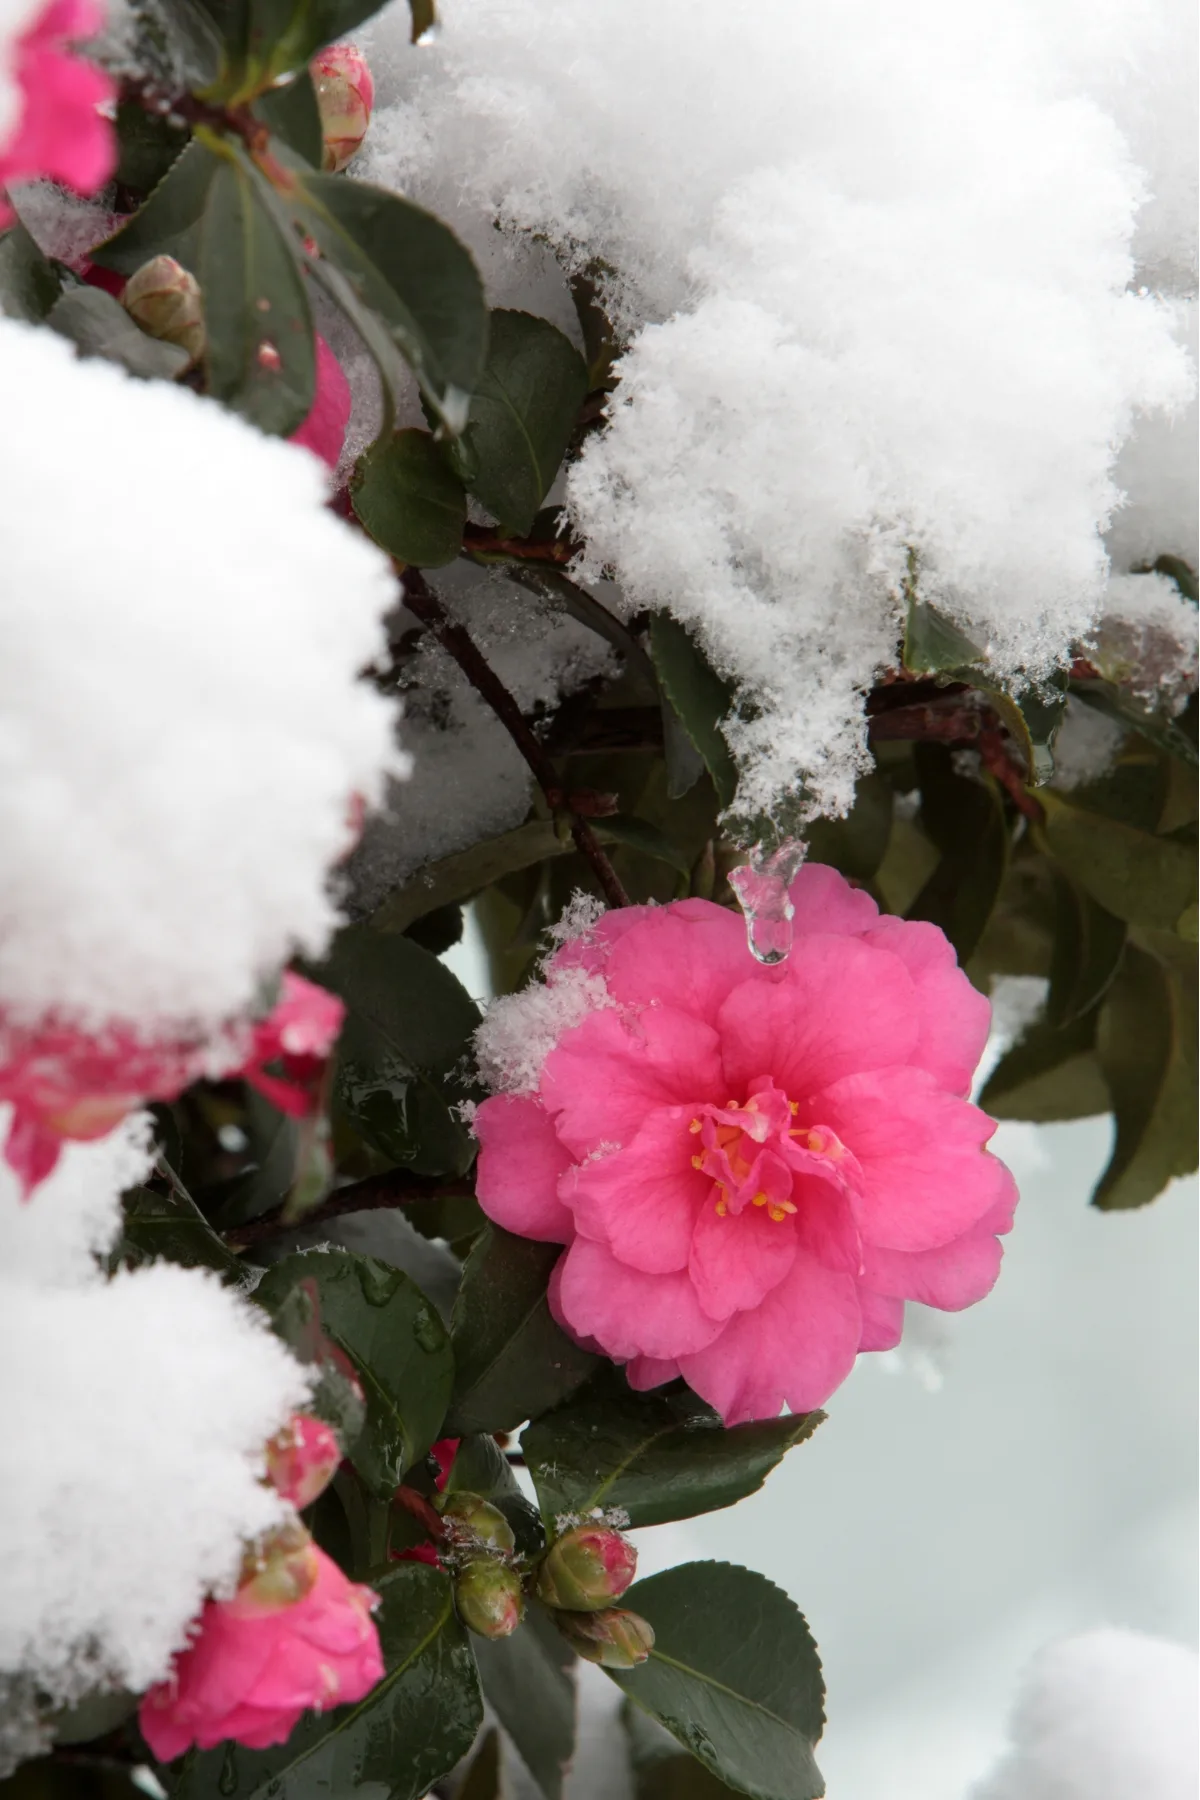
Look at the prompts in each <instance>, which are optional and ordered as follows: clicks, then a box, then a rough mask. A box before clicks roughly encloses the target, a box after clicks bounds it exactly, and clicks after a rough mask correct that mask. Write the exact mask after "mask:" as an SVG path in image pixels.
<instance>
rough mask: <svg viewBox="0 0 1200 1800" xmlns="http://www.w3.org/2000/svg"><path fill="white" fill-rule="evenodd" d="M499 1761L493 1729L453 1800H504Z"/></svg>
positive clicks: (473, 1759)
mask: <svg viewBox="0 0 1200 1800" xmlns="http://www.w3.org/2000/svg"><path fill="white" fill-rule="evenodd" d="M480 1641H483V1640H480ZM500 1761H501V1758H500V1733H499V1732H498V1731H496V1730H495V1729H493V1730H491V1731H489V1732H488V1734H487V1736H486V1737H485V1738H484V1740H483V1742H482V1743H481V1744H480V1746H479V1748H478V1750H476V1752H475V1755H474V1756H473V1757H472V1759H471V1766H470V1768H469V1769H468V1770H467V1772H466V1775H465V1776H464V1777H463V1782H462V1786H461V1787H459V1788H457V1789H456V1790H455V1794H454V1800H504V1788H503V1786H502V1781H503V1777H502V1774H501V1769H500Z"/></svg>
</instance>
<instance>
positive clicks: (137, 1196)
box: [114, 1187, 246, 1284]
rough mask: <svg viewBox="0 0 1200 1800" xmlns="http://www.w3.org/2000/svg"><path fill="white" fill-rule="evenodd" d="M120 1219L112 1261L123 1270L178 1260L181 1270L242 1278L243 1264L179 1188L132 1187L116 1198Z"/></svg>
mask: <svg viewBox="0 0 1200 1800" xmlns="http://www.w3.org/2000/svg"><path fill="white" fill-rule="evenodd" d="M121 1210H122V1212H123V1214H124V1218H123V1221H122V1225H121V1236H120V1239H119V1241H118V1244H117V1248H116V1251H115V1253H114V1260H115V1261H119V1262H120V1263H122V1264H124V1266H125V1267H127V1268H138V1267H140V1266H141V1264H143V1263H148V1262H158V1261H159V1260H162V1261H165V1262H173V1263H181V1264H182V1265H183V1267H184V1268H185V1269H215V1270H216V1272H217V1274H218V1275H220V1276H222V1277H223V1278H224V1279H225V1280H226V1281H231V1282H233V1283H235V1284H237V1283H243V1282H244V1281H245V1279H246V1265H245V1264H244V1263H243V1262H242V1260H241V1258H240V1257H239V1256H235V1255H234V1253H233V1251H232V1250H230V1249H229V1247H228V1245H226V1244H224V1243H222V1241H221V1239H220V1238H219V1237H218V1236H217V1234H216V1232H215V1231H214V1230H213V1228H212V1226H211V1225H210V1224H209V1222H208V1220H207V1219H206V1218H205V1217H204V1214H203V1213H202V1212H201V1211H200V1208H199V1207H198V1206H197V1205H196V1202H195V1201H194V1200H193V1199H192V1198H191V1196H190V1195H189V1194H187V1193H185V1192H184V1190H183V1189H182V1188H178V1187H177V1188H174V1189H173V1190H172V1191H171V1193H170V1194H157V1193H155V1192H154V1190H153V1188H146V1187H136V1188H131V1189H130V1191H129V1192H128V1193H126V1194H124V1195H122V1197H121Z"/></svg>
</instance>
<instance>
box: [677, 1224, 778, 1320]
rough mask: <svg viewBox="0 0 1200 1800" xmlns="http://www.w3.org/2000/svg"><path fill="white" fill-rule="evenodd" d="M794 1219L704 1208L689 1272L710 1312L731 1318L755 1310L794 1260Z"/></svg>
mask: <svg viewBox="0 0 1200 1800" xmlns="http://www.w3.org/2000/svg"><path fill="white" fill-rule="evenodd" d="M796 1247H797V1246H796V1231H795V1224H794V1220H793V1219H792V1218H791V1217H790V1216H789V1217H787V1218H784V1219H778V1220H776V1219H772V1218H770V1217H769V1216H768V1213H767V1209H766V1207H759V1206H749V1207H747V1208H746V1209H745V1210H744V1211H743V1212H742V1213H740V1214H738V1215H736V1216H735V1215H734V1214H733V1213H724V1214H722V1213H720V1212H718V1211H717V1208H716V1206H715V1205H713V1204H712V1203H711V1202H710V1203H709V1204H708V1205H706V1206H704V1207H702V1208H701V1210H700V1215H699V1217H698V1218H697V1220H696V1228H695V1231H694V1232H693V1235H692V1248H691V1256H690V1258H689V1260H688V1274H689V1275H690V1276H691V1278H692V1284H693V1286H694V1287H695V1289H696V1293H697V1295H698V1297H699V1300H700V1304H701V1306H702V1307H703V1308H704V1310H705V1312H706V1313H709V1314H710V1315H711V1316H712V1317H713V1318H716V1319H727V1318H728V1317H729V1316H730V1314H731V1313H735V1312H745V1311H747V1310H749V1309H750V1308H752V1307H756V1306H757V1305H758V1304H759V1302H760V1301H761V1300H762V1299H763V1298H764V1296H765V1295H767V1294H769V1293H770V1291H771V1289H772V1288H773V1287H777V1286H778V1284H779V1283H780V1282H781V1281H782V1280H783V1278H784V1276H785V1275H786V1274H787V1272H788V1270H789V1269H790V1268H791V1266H792V1264H793V1262H794V1261H795V1260H796Z"/></svg>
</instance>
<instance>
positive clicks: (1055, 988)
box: [1046, 875, 1125, 1026]
mask: <svg viewBox="0 0 1200 1800" xmlns="http://www.w3.org/2000/svg"><path fill="white" fill-rule="evenodd" d="M1054 891H1055V922H1054V951H1053V959H1052V961H1051V964H1050V994H1049V998H1048V1000H1047V1002H1046V1012H1047V1016H1048V1018H1049V1020H1050V1022H1051V1024H1053V1025H1058V1026H1062V1025H1069V1024H1070V1023H1071V1021H1072V1020H1073V1019H1077V1018H1079V1017H1080V1016H1081V1015H1082V1014H1083V1013H1086V1012H1090V1011H1091V1009H1092V1008H1093V1007H1094V1006H1095V1005H1096V1004H1097V1003H1098V1002H1099V1001H1100V1000H1101V999H1102V998H1103V996H1104V995H1105V994H1106V993H1107V991H1108V989H1109V987H1110V986H1111V984H1112V980H1113V977H1114V975H1115V974H1116V972H1117V969H1118V967H1119V966H1120V962H1121V956H1122V953H1123V951H1124V949H1125V923H1124V920H1122V919H1117V918H1114V917H1113V915H1112V913H1110V912H1106V911H1105V909H1104V907H1102V906H1099V905H1097V903H1096V901H1095V900H1093V899H1092V898H1091V896H1090V895H1089V894H1087V893H1085V892H1084V890H1083V889H1082V888H1080V887H1077V886H1076V885H1075V883H1074V882H1073V881H1068V880H1067V879H1066V877H1065V876H1062V875H1059V877H1058V879H1057V880H1056V881H1055V884H1054Z"/></svg>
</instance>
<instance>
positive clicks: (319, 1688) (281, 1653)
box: [138, 1543, 383, 1762]
mask: <svg viewBox="0 0 1200 1800" xmlns="http://www.w3.org/2000/svg"><path fill="white" fill-rule="evenodd" d="M301 1559H302V1562H303V1575H302V1580H301V1582H300V1584H299V1585H300V1586H301V1587H302V1588H303V1589H304V1591H303V1592H302V1594H301V1597H300V1598H298V1599H294V1600H288V1599H286V1598H285V1599H282V1600H280V1599H278V1598H275V1597H273V1596H271V1595H270V1594H266V1595H264V1594H263V1593H262V1592H261V1588H262V1585H263V1584H262V1581H261V1578H258V1577H253V1578H251V1579H250V1580H248V1581H245V1582H243V1583H242V1585H241V1586H240V1587H239V1588H238V1590H237V1593H236V1594H235V1595H234V1596H233V1598H232V1600H209V1601H208V1602H207V1603H206V1604H205V1607H204V1611H203V1612H202V1614H201V1615H200V1620H199V1624H198V1627H197V1630H196V1635H195V1637H194V1638H193V1641H192V1642H191V1643H190V1644H189V1645H188V1647H187V1649H186V1650H183V1651H181V1652H180V1654H179V1655H178V1656H177V1657H176V1658H175V1664H174V1668H173V1670H172V1673H171V1676H170V1678H169V1679H168V1680H167V1681H164V1682H160V1683H159V1685H158V1686H157V1687H153V1688H151V1689H150V1691H149V1692H148V1693H147V1694H146V1695H145V1697H144V1698H143V1700H142V1704H141V1709H140V1711H139V1714H138V1723H139V1725H140V1726H141V1730H142V1736H143V1737H144V1738H145V1740H146V1742H147V1743H148V1744H149V1746H150V1748H151V1750H152V1751H153V1752H154V1755H155V1756H156V1757H157V1758H158V1760H159V1761H160V1762H170V1761H171V1760H172V1758H174V1757H176V1756H182V1754H183V1752H184V1751H185V1750H187V1749H188V1748H190V1746H191V1745H192V1744H196V1745H198V1746H199V1748H200V1749H201V1750H211V1749H212V1748H213V1746H214V1745H216V1744H219V1743H221V1742H223V1741H224V1740H225V1739H227V1738H233V1739H236V1741H237V1742H238V1743H240V1744H245V1745H247V1746H248V1748H250V1749H252V1750H263V1749H266V1747H267V1746H268V1745H269V1744H282V1743H283V1742H284V1741H285V1740H286V1739H287V1737H288V1736H289V1735H290V1733H291V1731H292V1730H293V1728H294V1727H295V1725H296V1723H297V1721H298V1720H299V1718H300V1716H301V1714H302V1713H305V1712H307V1711H309V1710H310V1709H311V1710H314V1711H317V1712H323V1711H325V1710H326V1709H327V1708H328V1707H331V1706H341V1705H344V1704H345V1703H346V1702H348V1701H352V1700H360V1699H361V1698H362V1696H363V1695H364V1694H366V1693H368V1692H369V1691H370V1689H371V1688H373V1687H374V1685H375V1683H376V1682H377V1681H379V1680H380V1678H381V1677H382V1675H383V1655H382V1652H381V1650H380V1646H379V1634H378V1632H377V1631H376V1629H375V1625H374V1622H373V1621H372V1618H371V1611H372V1608H373V1607H374V1605H375V1603H376V1602H375V1595H374V1594H373V1593H372V1592H371V1589H370V1588H367V1587H361V1586H359V1585H358V1584H357V1583H355V1582H352V1581H348V1580H347V1579H346V1577H345V1575H343V1573H342V1571H341V1570H340V1569H339V1568H338V1566H337V1564H336V1563H335V1562H333V1561H331V1560H330V1558H329V1557H328V1556H326V1555H325V1553H324V1551H323V1550H320V1549H318V1548H317V1546H316V1545H315V1544H312V1543H309V1544H308V1545H307V1547H306V1548H305V1549H304V1551H303V1552H301V1557H300V1558H295V1557H294V1558H293V1559H292V1561H293V1564H294V1563H296V1562H297V1561H300V1560H301Z"/></svg>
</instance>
